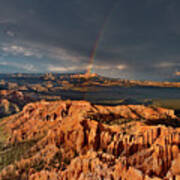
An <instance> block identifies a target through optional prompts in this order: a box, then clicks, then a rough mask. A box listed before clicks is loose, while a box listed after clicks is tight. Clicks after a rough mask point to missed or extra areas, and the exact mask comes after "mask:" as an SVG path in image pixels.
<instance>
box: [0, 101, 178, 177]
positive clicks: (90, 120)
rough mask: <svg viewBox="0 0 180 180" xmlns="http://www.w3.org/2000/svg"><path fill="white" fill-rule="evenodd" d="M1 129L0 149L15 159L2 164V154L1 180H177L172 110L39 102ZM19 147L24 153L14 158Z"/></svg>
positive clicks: (175, 122)
mask: <svg viewBox="0 0 180 180" xmlns="http://www.w3.org/2000/svg"><path fill="white" fill-rule="evenodd" d="M0 127H1V129H2V131H1V137H4V138H3V139H2V138H1V139H0V141H1V143H3V145H2V147H1V148H0V149H1V150H2V152H3V153H4V154H6V153H7V154H8V155H9V156H11V154H10V153H12V154H13V155H14V154H16V155H17V158H16V159H14V160H11V161H9V163H6V164H3V162H5V161H3V160H2V159H3V158H7V157H6V156H4V155H3V153H2V152H0V153H1V155H2V156H1V159H0V168H1V171H0V179H2V180H3V179H15V180H16V179H31V180H40V179H43V180H46V179H47V180H48V179H53V180H61V179H62V180H64V179H87V180H90V179H92V180H93V179H94V180H96V179H114V180H119V179H122V180H125V179H127V180H131V179H132V180H136V179H137V180H150V179H157V180H158V179H159V180H160V179H179V178H180V167H179V164H180V150H179V148H180V119H179V117H177V116H176V115H175V113H174V110H170V109H165V108H160V107H152V106H144V105H119V106H102V105H94V104H91V103H90V102H87V101H71V100H67V101H62V100H60V101H38V102H34V103H29V104H27V105H25V106H24V107H23V110H22V111H21V112H19V113H17V114H15V115H12V116H9V117H6V118H4V119H3V120H1V122H0ZM3 135H4V136H3ZM19 147H21V150H22V149H23V148H25V149H24V151H20V150H19V151H20V152H19V151H18V152H14V151H17V149H18V148H19ZM12 149H14V150H13V151H12ZM13 157H14V156H13ZM6 162H7V161H6Z"/></svg>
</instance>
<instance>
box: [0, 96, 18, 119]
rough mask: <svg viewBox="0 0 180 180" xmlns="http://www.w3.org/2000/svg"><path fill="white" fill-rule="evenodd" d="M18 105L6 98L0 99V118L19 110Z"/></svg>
mask: <svg viewBox="0 0 180 180" xmlns="http://www.w3.org/2000/svg"><path fill="white" fill-rule="evenodd" d="M19 111H20V109H19V107H18V106H17V105H16V104H14V103H11V102H9V101H8V100H7V99H0V118H2V117H4V116H8V115H11V114H14V113H17V112H19Z"/></svg>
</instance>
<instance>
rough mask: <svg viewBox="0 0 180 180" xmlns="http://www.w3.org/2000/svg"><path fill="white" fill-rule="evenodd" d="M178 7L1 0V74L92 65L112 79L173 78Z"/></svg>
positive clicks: (179, 51)
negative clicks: (91, 58)
mask: <svg viewBox="0 0 180 180" xmlns="http://www.w3.org/2000/svg"><path fill="white" fill-rule="evenodd" d="M179 9H180V1H179V0H134V1H132V0H13V1H12V0H0V73H46V72H57V73H72V72H84V71H85V70H86V69H87V68H88V67H91V66H92V67H93V72H96V73H98V74H100V75H103V76H108V77H115V78H123V79H138V80H157V81H162V80H170V79H172V78H175V75H177V74H178V73H177V72H179V71H180V21H179V19H180V11H179ZM94 47H96V48H94ZM91 56H93V60H90V57H91ZM90 61H91V62H93V64H90Z"/></svg>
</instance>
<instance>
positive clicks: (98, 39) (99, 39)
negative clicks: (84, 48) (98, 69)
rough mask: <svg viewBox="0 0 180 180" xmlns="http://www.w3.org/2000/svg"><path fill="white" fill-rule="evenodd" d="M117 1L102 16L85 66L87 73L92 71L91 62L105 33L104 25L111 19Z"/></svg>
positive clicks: (92, 62)
mask: <svg viewBox="0 0 180 180" xmlns="http://www.w3.org/2000/svg"><path fill="white" fill-rule="evenodd" d="M118 1H119V0H115V2H114V3H113V5H112V7H111V8H110V10H109V12H108V14H107V15H105V17H104V21H103V22H104V23H103V24H102V27H101V29H100V31H99V33H98V36H97V38H96V40H95V43H94V46H93V48H92V50H91V53H90V58H89V63H88V67H87V74H91V73H92V71H93V66H94V65H93V64H94V60H95V57H96V52H97V48H98V46H99V44H100V42H101V40H102V38H103V35H104V33H105V30H106V26H107V24H108V22H109V20H110V19H111V16H112V14H113V10H114V9H115V8H116V6H117V5H118Z"/></svg>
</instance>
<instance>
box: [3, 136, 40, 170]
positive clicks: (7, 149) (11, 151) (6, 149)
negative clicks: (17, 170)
mask: <svg viewBox="0 0 180 180" xmlns="http://www.w3.org/2000/svg"><path fill="white" fill-rule="evenodd" d="M36 142H37V140H29V141H25V142H21V143H17V144H12V145H8V146H4V144H3V143H2V142H1V144H0V170H2V169H3V168H4V167H6V166H8V165H9V164H12V163H14V162H15V161H18V160H20V159H21V158H22V157H23V156H24V155H25V154H26V153H27V152H28V150H29V149H30V148H31V147H32V146H33V145H34V144H35V143H36Z"/></svg>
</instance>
